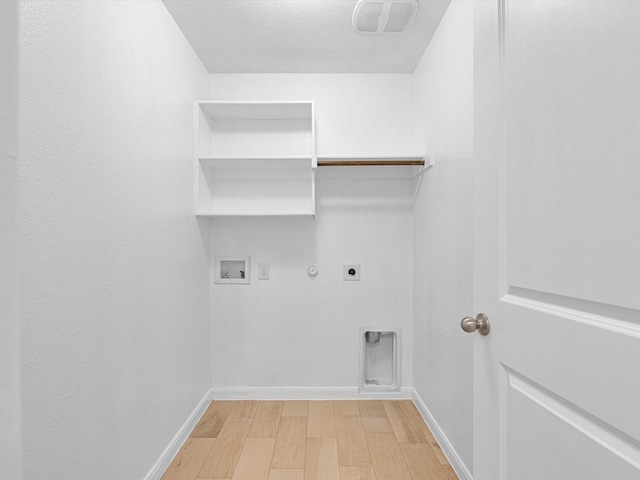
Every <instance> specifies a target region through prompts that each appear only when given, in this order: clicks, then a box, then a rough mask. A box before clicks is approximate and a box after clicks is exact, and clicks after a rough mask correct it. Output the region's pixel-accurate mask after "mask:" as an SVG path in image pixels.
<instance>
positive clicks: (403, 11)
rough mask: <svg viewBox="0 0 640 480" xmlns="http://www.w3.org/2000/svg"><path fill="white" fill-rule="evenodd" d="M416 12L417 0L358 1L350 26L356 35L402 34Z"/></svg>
mask: <svg viewBox="0 0 640 480" xmlns="http://www.w3.org/2000/svg"><path fill="white" fill-rule="evenodd" d="M417 12H418V1H417V0H358V3H356V7H355V8H354V9H353V17H352V18H351V24H352V26H353V31H354V32H357V33H402V32H404V31H405V30H407V28H409V27H410V26H411V24H412V23H413V19H414V18H416V13H417Z"/></svg>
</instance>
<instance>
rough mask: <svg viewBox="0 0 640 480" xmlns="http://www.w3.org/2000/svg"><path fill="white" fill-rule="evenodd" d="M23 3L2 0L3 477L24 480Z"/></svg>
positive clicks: (0, 472)
mask: <svg viewBox="0 0 640 480" xmlns="http://www.w3.org/2000/svg"><path fill="white" fill-rule="evenodd" d="M19 177H20V172H19V167H18V2H15V1H7V2H0V225H2V227H1V228H0V392H1V393H0V425H2V435H0V478H12V479H20V478H22V462H21V458H22V452H21V446H22V443H21V432H20V430H21V427H20V418H21V413H20V411H21V408H20V354H19V346H20V314H19V308H20V302H19V289H18V283H19V273H18V260H17V259H18V215H19V211H18V208H19V207H18V185H19Z"/></svg>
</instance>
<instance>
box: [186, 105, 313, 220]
mask: <svg viewBox="0 0 640 480" xmlns="http://www.w3.org/2000/svg"><path fill="white" fill-rule="evenodd" d="M195 127H196V128H195V131H196V138H195V142H196V143H195V149H196V215H199V216H269V215H272V216H313V215H315V172H316V168H317V165H318V160H317V157H316V149H315V117H314V105H313V102H312V101H295V102H243V101H196V104H195Z"/></svg>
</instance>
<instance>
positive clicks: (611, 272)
mask: <svg viewBox="0 0 640 480" xmlns="http://www.w3.org/2000/svg"><path fill="white" fill-rule="evenodd" d="M475 7H476V17H475V25H474V28H475V32H474V35H475V47H474V48H475V71H474V75H475V78H474V84H475V91H474V97H475V100H474V102H475V112H474V116H475V119H474V122H475V138H474V141H475V156H476V163H475V165H476V169H475V171H474V174H475V182H476V184H475V187H476V188H475V193H474V199H475V202H476V211H475V217H476V218H475V230H474V248H475V250H474V255H475V272H474V289H475V305H476V312H474V315H475V314H476V313H478V312H484V313H486V314H487V315H488V316H489V319H490V321H491V324H492V325H491V333H490V334H489V335H488V336H487V337H480V336H478V337H477V338H476V339H475V340H474V405H475V408H474V422H475V425H474V427H475V428H474V478H475V479H476V480H494V479H498V478H500V479H509V480H518V479H550V480H555V479H558V480H568V479H603V478H612V479H613V478H615V479H619V480H626V479H629V480H631V479H637V478H640V415H638V414H637V412H636V409H637V406H638V405H640V378H639V375H640V374H639V373H638V372H639V371H640V248H638V245H640V187H639V185H640V89H639V88H638V87H637V79H638V78H640V60H638V59H640V29H637V25H638V24H640V2H627V1H582V0H581V1H564V0H557V1H553V2H551V1H518V0H512V1H508V0H487V1H480V2H476V3H475Z"/></svg>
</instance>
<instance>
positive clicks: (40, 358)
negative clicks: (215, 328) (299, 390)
mask: <svg viewBox="0 0 640 480" xmlns="http://www.w3.org/2000/svg"><path fill="white" fill-rule="evenodd" d="M20 26H21V31H20V42H21V43H20V46H21V48H20V55H21V68H20V82H21V83H20V85H21V88H20V99H19V108H20V150H21V169H22V172H21V174H22V179H21V197H20V199H21V203H22V205H21V228H22V234H21V242H22V245H21V246H22V254H21V265H20V268H21V278H22V284H23V288H22V295H21V299H22V303H21V307H22V322H23V329H22V366H23V372H22V381H23V412H24V465H25V477H26V478H29V479H41V478H47V479H65V480H66V479H72V478H73V479H80V478H87V479H92V480H99V479H114V478H117V479H123V480H124V479H136V480H137V479H140V478H143V477H144V476H145V474H146V473H147V472H148V471H149V470H150V469H151V468H152V466H153V465H154V463H155V462H156V460H158V458H159V457H160V455H161V453H162V452H163V450H164V449H165V448H166V447H167V445H168V444H169V442H170V441H171V440H172V438H173V437H174V435H175V434H176V433H177V432H178V430H179V428H180V427H181V426H182V424H183V422H185V420H186V419H187V417H188V416H189V414H191V412H192V411H193V409H194V408H195V407H196V405H197V404H198V403H199V401H200V400H201V399H202V398H203V396H204V395H205V393H206V392H207V391H208V390H209V388H210V386H211V361H210V340H209V335H210V328H209V304H208V300H209V298H208V289H207V285H208V257H207V252H206V249H207V242H206V240H205V238H206V234H203V232H202V231H201V230H200V229H199V226H198V224H197V221H196V219H195V218H194V216H193V186H192V182H193V173H194V172H193V160H192V155H193V130H192V129H193V127H192V123H193V122H192V119H193V107H192V105H193V100H194V99H195V98H199V97H203V96H206V95H207V93H208V88H209V87H208V74H207V73H206V71H205V69H204V68H203V67H202V65H201V63H200V61H199V60H198V58H197V57H196V55H195V54H194V53H193V51H192V49H191V47H190V46H189V44H188V43H187V42H186V40H185V39H184V37H183V36H182V34H181V32H180V31H179V30H178V28H177V27H176V25H175V23H174V21H173V19H172V18H171V16H170V15H169V13H168V12H167V11H166V9H165V7H164V6H163V5H162V3H161V2H159V1H109V2H103V1H82V2H79V1H73V2H67V1H64V2H59V1H55V2H53V1H49V2H42V1H33V2H30V1H29V2H24V3H23V4H22V7H21V24H20ZM2 428H3V431H4V425H3V427H2Z"/></svg>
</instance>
